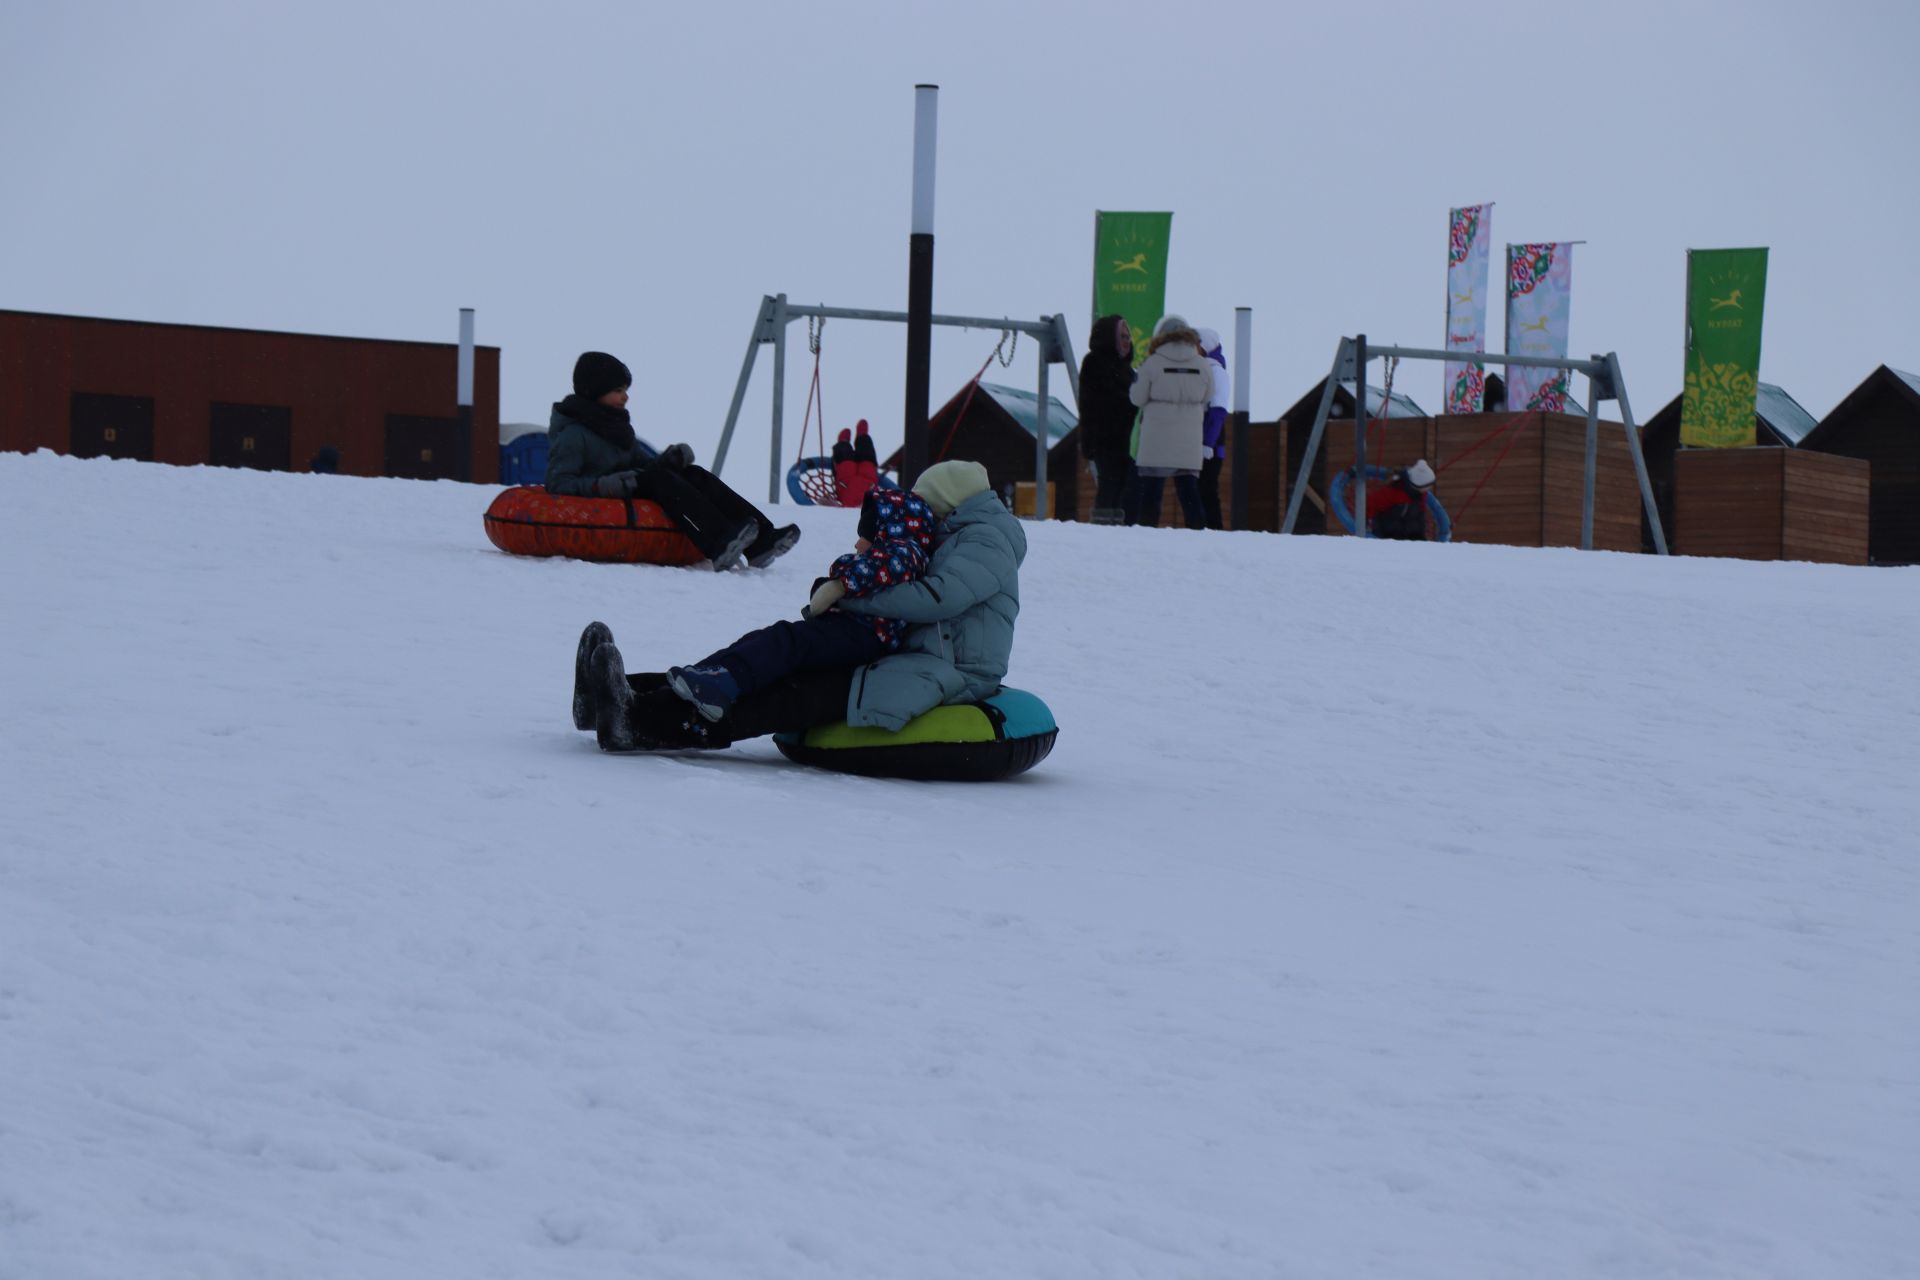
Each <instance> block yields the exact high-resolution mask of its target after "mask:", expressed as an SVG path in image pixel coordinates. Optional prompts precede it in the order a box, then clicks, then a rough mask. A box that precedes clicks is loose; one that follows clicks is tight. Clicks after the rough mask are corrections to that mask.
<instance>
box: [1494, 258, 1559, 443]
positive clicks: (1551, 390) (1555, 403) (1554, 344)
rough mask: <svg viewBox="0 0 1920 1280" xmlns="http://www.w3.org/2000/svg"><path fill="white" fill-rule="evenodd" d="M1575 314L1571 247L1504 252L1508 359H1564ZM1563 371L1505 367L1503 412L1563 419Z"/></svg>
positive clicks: (1525, 366)
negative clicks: (1537, 413)
mask: <svg viewBox="0 0 1920 1280" xmlns="http://www.w3.org/2000/svg"><path fill="white" fill-rule="evenodd" d="M1572 311H1573V246H1572V245H1571V244H1510V245H1508V246H1507V354H1508V355H1510V356H1564V355H1566V354H1567V321H1568V317H1569V316H1570V315H1571V314H1572ZM1567 379H1568V374H1567V371H1566V370H1565V369H1539V368H1533V367H1530V366H1527V365H1509V366H1508V367H1507V407H1508V408H1509V409H1526V410H1533V409H1544V410H1546V411H1547V412H1548V413H1565V412H1566V409H1567Z"/></svg>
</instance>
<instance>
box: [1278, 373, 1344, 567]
mask: <svg viewBox="0 0 1920 1280" xmlns="http://www.w3.org/2000/svg"><path fill="white" fill-rule="evenodd" d="M1351 359H1352V339H1350V338H1342V339H1340V345H1338V346H1337V347H1335V348H1334V349H1333V368H1332V369H1330V370H1329V371H1328V372H1327V380H1326V381H1325V382H1323V383H1321V384H1320V407H1319V408H1318V409H1316V410H1315V411H1314V415H1313V432H1312V434H1311V435H1309V436H1308V437H1307V451H1306V453H1305V454H1304V455H1303V456H1302V457H1301V459H1300V473H1299V474H1298V475H1296V476H1295V477H1294V478H1293V492H1292V493H1290V494H1288V495H1287V518H1286V519H1285V520H1283V521H1282V522H1281V524H1280V532H1282V533H1292V532H1293V526H1294V522H1295V521H1297V520H1299V518H1300V504H1301V503H1302V502H1304V501H1305V500H1306V496H1307V478H1308V477H1309V476H1311V475H1312V474H1313V460H1314V459H1315V458H1316V457H1318V456H1319V455H1320V437H1321V436H1322V435H1324V434H1325V433H1326V430H1327V410H1329V409H1330V408H1332V407H1333V388H1334V385H1335V383H1337V382H1338V381H1339V380H1340V375H1341V373H1342V371H1343V370H1345V368H1346V367H1347V364H1348V361H1350V360H1351ZM1285 465H1286V463H1285V461H1284V460H1283V461H1282V462H1281V466H1283V467H1284V466H1285Z"/></svg>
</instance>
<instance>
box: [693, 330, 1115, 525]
mask: <svg viewBox="0 0 1920 1280" xmlns="http://www.w3.org/2000/svg"><path fill="white" fill-rule="evenodd" d="M807 317H817V318H818V319H820V320H821V321H822V322H823V323H824V322H825V321H827V320H879V321H883V322H886V323H890V324H905V323H906V322H907V313H906V312H904V311H869V310H865V309H863V308H858V307H828V306H808V305H805V304H803V303H792V302H788V301H787V295H786V294H784V293H777V294H768V295H766V296H764V297H762V298H761V299H760V311H759V314H758V315H756V316H755V317H754V321H753V336H752V337H751V338H750V339H748V341H747V358H746V359H745V360H744V361H742V362H741V365H740V379H739V381H738V382H736V383H735V384H734V388H733V403H732V404H731V405H730V406H729V407H728V409H727V425H726V427H725V429H724V430H722V431H721V433H720V447H719V448H718V449H717V450H716V451H715V453H714V458H713V471H714V474H715V475H718V474H720V471H721V468H723V467H724V466H726V464H727V449H728V447H729V446H730V445H731V444H732V443H733V428H734V425H735V424H736V423H737V422H738V421H739V420H740V406H741V405H742V404H743V403H745V401H746V398H747V384H748V383H749V382H750V381H751V380H752V378H753V362H754V360H755V358H756V357H757V356H758V355H759V354H760V348H761V347H763V346H771V347H772V348H773V413H772V418H771V428H772V436H773V439H772V446H771V453H770V457H769V461H768V466H767V501H768V502H769V503H774V504H777V503H779V501H780V489H781V478H782V475H783V474H784V468H783V466H782V462H783V455H784V453H785V448H784V446H783V444H782V435H783V426H784V411H785V408H786V399H787V326H788V325H789V324H791V323H793V322H794V321H795V320H799V319H802V318H807ZM933 323H934V324H937V325H946V326H949V327H951V328H956V329H986V330H994V329H997V330H1000V331H1001V333H1002V334H1003V335H1004V334H1006V333H1009V332H1011V333H1024V334H1027V335H1028V336H1030V337H1032V338H1033V340H1034V345H1035V346H1036V347H1038V348H1039V354H1040V375H1039V393H1040V395H1039V406H1038V414H1039V422H1038V429H1037V430H1036V432H1035V433H1034V460H1033V468H1034V480H1035V484H1034V515H1035V518H1037V519H1041V520H1044V519H1046V518H1047V515H1048V512H1047V449H1048V447H1049V445H1050V444H1051V442H1050V441H1049V440H1048V439H1047V400H1048V394H1047V372H1048V368H1049V366H1051V365H1054V364H1063V365H1065V366H1066V368H1067V386H1068V388H1069V389H1070V390H1071V391H1072V393H1073V407H1074V412H1075V413H1078V412H1079V409H1080V369H1079V366H1078V365H1076V364H1075V363H1074V360H1073V339H1072V338H1071V337H1070V336H1069V335H1068V333H1067V319H1066V317H1065V316H1063V315H1050V316H1041V317H1040V318H1039V319H1038V320H1009V319H1005V318H1002V319H999V320H990V319H985V318H982V317H978V316H941V315H936V316H934V317H933ZM818 337H819V335H818V332H816V334H815V341H817V340H818ZM998 349H999V348H997V347H996V348H995V350H996V351H997V350H998ZM815 354H816V355H817V354H818V353H817V352H816V353H815ZM988 360H989V361H991V360H992V357H991V356H989V357H988ZM985 371H986V369H985V366H984V365H983V366H982V367H981V372H982V373H984V372H985ZM974 381H975V382H976V383H978V382H979V375H975V377H974ZM802 430H803V431H804V430H805V426H804V424H803V425H802ZM805 447H806V445H805V441H804V440H803V441H802V442H801V448H802V451H803V452H804V451H805Z"/></svg>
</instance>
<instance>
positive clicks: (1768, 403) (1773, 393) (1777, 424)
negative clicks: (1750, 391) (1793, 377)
mask: <svg viewBox="0 0 1920 1280" xmlns="http://www.w3.org/2000/svg"><path fill="white" fill-rule="evenodd" d="M1753 411H1754V414H1755V415H1756V416H1757V417H1759V418H1760V419H1761V420H1762V421H1764V422H1765V423H1766V424H1767V425H1768V426H1770V427H1772V428H1773V429H1774V430H1775V431H1776V432H1778V433H1779V434H1780V437H1781V439H1783V440H1785V441H1786V442H1787V443H1788V444H1789V445H1795V446H1797V445H1798V444H1799V443H1800V442H1801V441H1802V440H1804V439H1806V438H1807V433H1808V432H1809V431H1812V430H1813V429H1814V428H1815V427H1817V426H1819V425H1820V424H1819V423H1817V422H1815V421H1814V419H1813V415H1812V414H1810V413H1808V412H1807V411H1806V410H1805V409H1802V408H1801V407H1800V402H1799V401H1798V400H1795V399H1794V398H1793V397H1792V396H1790V395H1788V394H1787V393H1786V392H1784V391H1782V390H1781V389H1780V388H1779V387H1776V386H1774V385H1773V384H1772V383H1771V382H1763V383H1761V384H1760V392H1759V395H1758V396H1756V397H1755V401H1754V410H1753Z"/></svg>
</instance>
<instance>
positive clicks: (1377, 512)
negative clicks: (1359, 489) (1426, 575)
mask: <svg viewBox="0 0 1920 1280" xmlns="http://www.w3.org/2000/svg"><path fill="white" fill-rule="evenodd" d="M1434 479H1435V476H1434V474H1433V468H1432V467H1430V466H1428V465H1427V460H1426V459H1425V458H1422V459H1420V460H1419V461H1418V462H1416V463H1414V464H1413V465H1412V466H1410V467H1408V468H1406V469H1405V470H1403V471H1397V472H1395V473H1394V476H1393V478H1392V479H1391V480H1388V481H1387V482H1386V483H1384V484H1379V485H1373V486H1370V487H1369V488H1368V489H1367V532H1368V533H1369V534H1371V535H1373V536H1374V537H1376V538H1387V539H1390V540H1394V541H1399V542H1425V541H1426V540H1427V494H1429V493H1430V492H1432V490H1433V482H1434Z"/></svg>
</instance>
